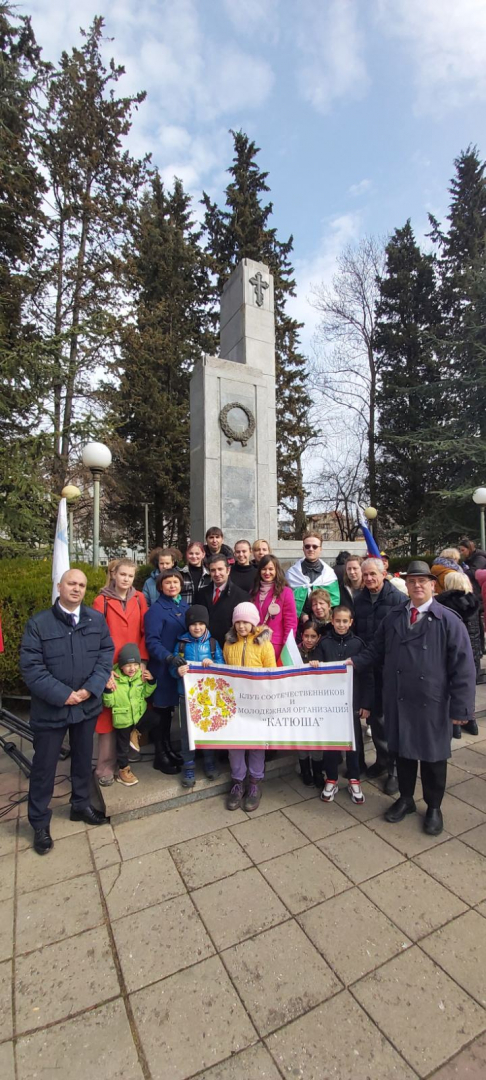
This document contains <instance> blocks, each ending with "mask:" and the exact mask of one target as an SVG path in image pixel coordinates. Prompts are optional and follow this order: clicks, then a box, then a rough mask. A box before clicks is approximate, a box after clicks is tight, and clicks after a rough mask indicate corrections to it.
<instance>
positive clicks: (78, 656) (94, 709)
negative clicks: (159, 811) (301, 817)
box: [21, 527, 486, 854]
mask: <svg viewBox="0 0 486 1080" xmlns="http://www.w3.org/2000/svg"><path fill="white" fill-rule="evenodd" d="M180 562H182V556H181V553H180V552H179V551H178V550H177V549H174V548H156V549H155V550H154V551H153V552H152V553H151V563H152V566H153V569H152V571H151V573H150V576H149V577H148V579H147V580H146V581H145V583H144V585H143V589H142V591H139V590H137V589H136V588H135V587H134V580H135V574H136V566H135V564H134V563H133V562H132V561H131V560H130V559H124V558H122V559H117V560H113V561H112V562H111V563H110V564H109V566H108V572H107V581H106V584H105V586H104V587H103V588H102V589H101V591H100V593H99V595H98V596H97V597H96V599H95V600H94V603H93V606H92V607H91V608H89V607H87V606H86V605H85V604H84V603H83V600H84V596H85V592H86V578H85V575H84V574H83V573H82V572H81V571H79V570H69V571H67V572H66V573H65V574H64V575H63V576H62V578H61V581H60V582H59V586H58V589H59V597H58V599H57V600H56V603H55V604H54V605H53V607H52V608H51V609H49V610H47V611H43V612H40V613H39V614H37V615H35V616H33V618H31V619H30V620H29V622H28V624H27V626H26V629H25V632H24V637H23V641H22V648H21V669H22V674H23V678H24V681H25V683H26V685H27V687H28V688H29V690H30V693H31V700H32V706H31V726H32V730H33V735H34V758H33V763H32V773H31V779H30V787H29V801H28V816H29V822H30V824H31V826H32V828H33V830H34V848H35V850H36V851H37V852H38V854H45V853H46V852H48V851H50V849H51V848H52V838H51V835H50V827H49V826H50V819H51V810H50V808H49V803H50V800H51V797H52V792H53V786H54V780H55V772H56V767H57V761H58V758H59V753H60V749H61V746H62V743H63V740H64V738H65V736H66V734H67V732H69V739H70V746H71V783H72V795H71V817H72V819H74V820H83V821H86V822H87V823H88V824H91V825H99V824H103V822H104V821H106V818H105V816H104V814H103V813H101V812H100V811H98V810H97V809H95V808H94V807H93V806H92V805H91V803H90V783H91V772H92V753H93V739H94V734H95V731H96V733H97V736H98V740H97V759H96V765H95V777H96V779H97V781H98V783H99V785H100V787H101V788H104V787H108V786H110V785H111V784H113V783H114V782H118V783H120V784H122V785H124V786H126V787H131V786H133V785H135V784H137V783H138V782H139V778H138V777H137V775H136V766H135V772H134V771H133V770H132V768H131V765H132V764H134V762H135V761H136V760H137V758H138V757H139V754H140V746H141V744H142V743H143V741H144V740H151V741H152V742H153V744H154V758H153V766H154V768H155V769H156V770H159V771H160V772H162V773H166V774H171V775H176V774H180V776H181V783H182V785H183V787H185V788H188V789H190V788H192V787H193V786H194V784H195V783H196V762H195V754H194V751H193V750H191V749H190V747H189V739H188V730H187V718H186V708H185V698H184V683H183V678H184V675H185V674H186V673H187V672H188V670H189V668H190V665H191V663H200V664H202V665H203V666H204V667H207V666H211V665H212V664H222V663H226V664H229V665H232V666H238V667H240V666H246V667H251V668H258V667H261V668H274V667H276V666H278V665H281V664H282V657H281V654H282V649H283V647H284V645H285V643H286V641H287V640H288V638H289V635H290V634H293V635H295V638H296V640H297V643H298V647H299V649H300V654H301V658H302V662H303V663H304V664H310V665H313V666H318V665H320V664H323V663H324V664H325V663H330V662H331V663H335V662H336V661H340V662H345V663H346V664H349V665H352V666H353V713H354V732H355V744H356V745H355V749H354V750H353V751H349V752H348V753H347V754H346V762H345V769H346V779H347V790H348V793H349V797H350V798H351V799H352V801H353V802H354V803H355V804H357V805H361V804H362V803H363V802H364V801H365V795H364V792H363V789H362V784H361V780H362V777H363V775H367V776H368V777H369V778H370V779H376V778H378V777H380V776H383V778H384V790H385V792H386V793H387V794H388V795H390V796H395V795H397V794H398V795H399V798H398V800H397V801H396V802H393V803H392V804H391V806H390V809H389V810H388V811H387V813H386V815H385V816H386V818H387V820H388V821H389V822H390V823H396V822H398V821H401V820H402V819H403V817H405V815H406V814H409V813H412V812H413V811H414V810H415V803H414V799H413V795H414V788H415V779H416V775H417V767H418V762H420V765H421V778H422V786H423V790H424V798H425V802H426V804H427V812H426V817H425V822H424V828H425V830H426V831H427V832H428V833H430V834H431V835H438V833H439V832H440V831H441V830H442V827H443V823H442V814H441V809H440V807H441V802H442V797H443V794H444V790H445V779H446V768H447V758H448V757H449V753H450V738H451V735H454V736H456V737H458V736H459V737H460V734H461V730H462V728H463V727H464V726H465V727H466V729H467V730H468V731H469V732H471V733H472V734H475V733H476V734H477V725H476V721H475V718H474V698H475V682H476V679H480V678H481V674H480V659H481V655H482V652H483V647H484V630H483V620H482V610H483V602H484V600H485V599H486V555H485V554H484V553H483V552H479V551H477V549H476V548H475V545H474V544H473V543H472V542H471V541H469V540H466V539H465V540H462V541H461V542H460V544H459V548H458V549H455V548H448V549H444V550H443V551H442V552H441V553H440V554H439V556H438V557H437V559H436V560H435V562H434V564H433V565H432V567H430V568H429V565H428V563H426V562H423V561H421V560H414V561H412V563H411V564H410V565H409V567H408V569H407V572H406V574H405V575H404V576H403V577H402V576H393V575H391V574H389V573H388V557H387V555H386V553H385V552H383V553H382V554H381V556H380V558H377V557H376V558H375V557H366V558H364V559H362V558H360V557H357V556H355V555H351V554H348V553H342V554H341V555H340V556H339V557H338V559H337V560H336V564H335V567H334V568H332V567H331V566H329V565H328V564H327V563H326V562H325V561H324V559H323V558H322V541H321V538H320V536H318V535H315V534H314V533H312V532H309V533H307V534H306V535H305V536H304V538H303V553H302V556H301V557H300V558H299V559H298V560H297V561H296V562H295V563H294V565H293V566H291V567H290V568H289V569H287V571H286V572H284V569H283V568H282V566H281V564H280V561H279V559H278V558H277V557H276V556H275V555H274V554H273V553H272V552H271V549H270V545H269V544H268V542H267V541H266V540H263V539H259V540H256V541H255V542H254V543H250V541H249V540H246V539H242V540H239V541H238V542H237V543H236V544H235V546H234V549H231V548H230V547H229V546H227V545H225V544H224V536H223V533H222V531H221V529H220V528H218V527H214V528H211V529H209V530H208V532H207V533H206V537H205V543H202V541H195V540H190V541H189V543H188V545H187V549H186V564H185V565H184V566H183V567H182V569H180V568H179V565H178V564H179V563H180ZM176 706H178V717H179V728H178V735H179V738H178V739H177V740H176V739H175V738H174V737H173V724H174V713H175V709H176ZM363 724H364V725H365V727H366V726H368V725H369V730H370V733H371V738H372V741H373V744H374V748H375V751H376V759H375V761H374V762H373V763H372V764H371V765H369V767H368V768H367V769H366V766H365V757H364V741H363ZM228 754H229V762H230V771H231V790H230V792H229V794H228V796H227V806H228V809H230V810H236V809H237V808H239V807H240V806H243V807H244V809H245V810H246V811H248V812H251V811H253V810H255V809H256V808H257V807H258V805H259V803H260V799H261V795H262V789H261V782H262V780H263V777H264V772H265V751H264V750H260V749H248V751H245V750H244V749H238V750H236V749H231V750H229V751H228ZM299 762H300V772H301V778H302V782H303V783H304V784H306V785H311V784H313V785H315V786H316V787H317V788H318V790H319V791H320V797H321V799H322V801H323V803H329V802H332V801H333V800H334V798H335V795H336V793H337V791H338V782H339V781H338V775H339V772H338V770H339V766H340V764H341V755H340V753H339V752H338V751H326V752H324V754H323V753H322V752H320V751H319V752H318V751H311V752H306V751H305V750H302V751H301V753H300V755H299ZM202 764H203V768H204V772H205V775H206V776H207V777H208V778H209V779H215V778H216V777H217V776H218V772H219V762H218V759H217V756H216V755H215V753H214V752H213V751H212V750H211V749H210V748H208V749H206V750H205V751H204V754H203V759H202Z"/></svg>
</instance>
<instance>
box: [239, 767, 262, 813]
mask: <svg viewBox="0 0 486 1080" xmlns="http://www.w3.org/2000/svg"><path fill="white" fill-rule="evenodd" d="M261 797H262V789H261V787H260V781H259V780H255V777H254V776H250V777H249V780H248V789H247V792H246V795H245V801H244V803H243V810H246V811H247V812H248V813H250V812H251V810H257V809H258V807H259V806H260V799H261Z"/></svg>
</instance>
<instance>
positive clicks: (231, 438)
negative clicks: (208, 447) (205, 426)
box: [219, 401, 256, 446]
mask: <svg viewBox="0 0 486 1080" xmlns="http://www.w3.org/2000/svg"><path fill="white" fill-rule="evenodd" d="M232 409H241V410H242V412H244V414H245V416H246V418H247V420H248V426H247V427H246V428H245V429H244V431H236V430H235V428H234V427H232V426H231V424H230V422H229V420H228V416H229V414H230V412H231V410H232ZM219 426H220V428H221V431H222V432H223V434H224V435H226V439H227V442H228V445H229V446H231V443H232V442H240V443H241V445H242V446H246V444H247V442H248V441H249V439H251V437H252V435H254V434H255V428H256V423H255V417H254V416H253V413H252V411H251V409H249V408H248V407H247V406H246V405H242V404H241V401H230V403H229V405H225V407H224V409H221V412H220V414H219Z"/></svg>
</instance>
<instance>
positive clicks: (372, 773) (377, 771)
mask: <svg viewBox="0 0 486 1080" xmlns="http://www.w3.org/2000/svg"><path fill="white" fill-rule="evenodd" d="M385 772H387V766H386V764H382V763H381V761H375V762H374V764H373V765H370V767H369V769H367V770H366V775H367V777H368V779H369V780H376V779H377V777H378V776H383V773H385Z"/></svg>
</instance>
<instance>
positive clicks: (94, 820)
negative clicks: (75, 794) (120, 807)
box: [69, 806, 110, 825]
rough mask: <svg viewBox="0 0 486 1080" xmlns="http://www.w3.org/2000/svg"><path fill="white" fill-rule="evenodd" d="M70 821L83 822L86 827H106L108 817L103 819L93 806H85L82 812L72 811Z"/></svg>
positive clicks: (103, 816) (102, 815)
mask: <svg viewBox="0 0 486 1080" xmlns="http://www.w3.org/2000/svg"><path fill="white" fill-rule="evenodd" d="M69 816H70V818H71V821H85V822H86V825H108V822H109V820H110V819H109V817H105V815H104V814H102V813H101V811H100V810H95V808H94V806H85V808H84V810H73V809H72V808H71V813H70V815H69Z"/></svg>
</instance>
